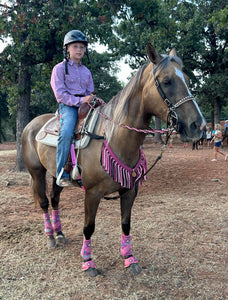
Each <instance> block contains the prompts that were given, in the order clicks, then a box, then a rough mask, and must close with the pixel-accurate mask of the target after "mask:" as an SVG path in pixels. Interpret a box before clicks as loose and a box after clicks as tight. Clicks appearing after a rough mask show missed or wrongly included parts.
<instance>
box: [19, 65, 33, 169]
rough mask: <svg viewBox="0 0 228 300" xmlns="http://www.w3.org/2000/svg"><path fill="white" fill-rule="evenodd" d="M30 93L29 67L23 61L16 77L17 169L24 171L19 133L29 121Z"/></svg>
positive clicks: (20, 133)
mask: <svg viewBox="0 0 228 300" xmlns="http://www.w3.org/2000/svg"><path fill="white" fill-rule="evenodd" d="M30 95H31V73H30V70H29V67H28V66H26V65H24V64H23V63H22V64H21V66H20V70H19V77H18V102H17V121H16V127H17V161H16V169H17V171H24V170H25V169H26V165H25V162H24V157H23V152H22V146H21V135H22V132H23V129H24V128H25V126H26V125H27V124H28V122H29V103H30Z"/></svg>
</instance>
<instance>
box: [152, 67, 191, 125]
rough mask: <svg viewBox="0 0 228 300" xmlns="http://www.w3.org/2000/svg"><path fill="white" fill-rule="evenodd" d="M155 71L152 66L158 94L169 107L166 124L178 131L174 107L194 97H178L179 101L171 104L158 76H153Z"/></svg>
mask: <svg viewBox="0 0 228 300" xmlns="http://www.w3.org/2000/svg"><path fill="white" fill-rule="evenodd" d="M155 73H156V68H155V69H154V67H153V76H154V82H155V86H156V87H157V90H158V92H159V94H160V96H161V97H162V99H163V101H164V102H165V103H166V105H167V106H168V108H169V111H168V114H167V125H168V127H169V128H170V129H171V131H174V130H176V131H178V115H177V113H176V108H178V107H179V106H181V105H182V104H184V103H185V102H188V101H190V100H194V97H193V96H186V97H184V98H182V99H180V100H179V101H177V103H175V104H172V102H171V101H170V100H169V99H168V97H167V96H166V94H165V92H164V91H163V89H162V87H161V84H160V82H159V80H158V78H157V77H156V76H155Z"/></svg>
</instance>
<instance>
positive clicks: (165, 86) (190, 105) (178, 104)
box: [144, 44, 206, 141]
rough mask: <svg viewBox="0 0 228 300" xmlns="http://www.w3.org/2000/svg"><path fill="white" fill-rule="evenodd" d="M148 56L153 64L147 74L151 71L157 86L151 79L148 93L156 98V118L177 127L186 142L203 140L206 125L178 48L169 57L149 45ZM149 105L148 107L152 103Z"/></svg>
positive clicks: (151, 77)
mask: <svg viewBox="0 0 228 300" xmlns="http://www.w3.org/2000/svg"><path fill="white" fill-rule="evenodd" d="M147 53H148V56H149V59H150V61H151V63H152V64H150V65H149V66H148V68H147V72H148V70H149V72H150V76H149V78H150V79H151V80H152V81H153V83H152V82H151V80H149V81H150V86H149V82H147V84H145V91H144V94H146V95H147V97H145V98H147V99H151V97H153V99H156V101H157V104H156V105H157V108H156V110H155V112H154V113H155V115H156V116H158V117H159V118H161V119H163V120H165V121H167V123H168V125H169V127H174V129H176V130H177V131H178V132H179V133H180V136H181V139H182V141H197V140H199V139H200V138H201V136H202V130H203V128H204V127H205V125H206V122H205V119H204V117H203V116H202V113H201V112H200V109H199V107H198V105H197V103H196V101H195V99H194V97H193V96H192V94H191V92H190V90H189V79H188V77H187V75H186V74H185V73H184V72H183V71H182V62H181V59H180V58H179V57H177V55H176V51H175V50H174V49H173V50H172V51H171V52H170V54H169V55H166V56H161V55H159V54H158V53H157V52H156V50H155V49H154V47H153V46H152V45H151V44H148V45H147ZM148 96H149V97H148ZM150 96H151V97H150ZM147 101H149V100H147ZM146 105H147V107H148V103H147V104H146ZM146 105H145V106H146ZM153 109H154V108H153Z"/></svg>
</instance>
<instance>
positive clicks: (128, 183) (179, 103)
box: [22, 44, 205, 276]
mask: <svg viewBox="0 0 228 300" xmlns="http://www.w3.org/2000/svg"><path fill="white" fill-rule="evenodd" d="M147 54H148V57H149V60H150V61H149V63H147V64H145V65H143V66H142V67H141V68H140V69H139V70H138V71H137V73H136V74H135V75H134V76H133V78H132V79H131V80H130V81H129V83H128V84H127V86H126V87H125V88H123V89H122V90H121V91H120V92H119V93H118V94H117V95H116V96H114V97H113V98H112V99H111V100H110V101H109V103H108V104H106V105H104V106H100V107H99V108H97V109H96V111H95V112H94V113H98V114H99V116H98V121H97V123H96V125H95V130H94V133H95V134H96V135H97V136H103V138H104V139H103V140H102V139H92V140H91V141H90V143H89V145H88V146H87V147H86V148H85V149H81V150H80V151H79V154H78V162H79V164H80V166H81V169H82V172H81V180H82V183H83V186H84V188H85V200H84V206H85V218H84V228H83V234H84V238H83V245H82V250H81V256H82V258H83V263H82V269H83V270H84V271H85V273H86V274H87V275H88V276H96V275H97V274H98V273H97V269H96V267H95V263H94V261H93V259H92V251H91V237H92V235H93V233H94V231H95V218H96V213H97V210H98V207H99V203H100V201H101V199H102V198H104V197H105V195H109V194H111V193H114V192H118V194H119V197H120V211H121V226H122V235H121V246H120V252H121V254H122V257H123V258H124V260H125V267H126V268H129V269H130V270H132V272H133V273H134V274H138V273H140V271H141V268H140V266H139V264H138V261H137V259H136V258H135V257H134V256H133V254H132V251H131V236H130V229H131V225H130V224H131V210H132V206H133V204H134V200H135V198H136V196H137V189H138V185H139V183H142V181H143V180H144V179H145V173H146V170H147V167H146V158H145V156H144V154H143V152H142V150H141V145H142V144H143V141H144V139H145V136H146V130H147V129H148V128H149V125H150V121H151V118H152V116H156V117H158V118H160V119H162V120H163V121H165V122H167V124H168V126H169V127H170V128H171V127H172V128H175V130H177V131H178V132H179V134H180V137H181V139H182V141H185V142H193V141H197V140H199V139H200V138H201V136H202V130H203V128H204V126H205V120H204V118H203V116H202V114H201V112H200V110H199V107H198V105H197V103H196V101H195V99H194V97H193V96H192V94H191V92H190V90H189V79H188V77H187V76H186V74H185V73H184V72H183V70H182V62H181V59H180V58H179V57H178V56H177V55H176V51H175V50H174V49H173V50H172V51H171V52H170V53H169V55H160V54H159V53H157V52H156V50H155V49H154V47H153V46H152V45H151V44H148V45H147ZM52 116H53V115H50V114H46V115H41V116H39V117H37V118H35V119H33V120H32V121H31V122H30V123H29V124H28V125H27V126H26V127H25V129H24V131H23V135H22V148H23V153H24V159H25V163H26V165H27V168H28V171H29V172H30V174H31V177H32V181H33V186H32V189H33V194H34V196H35V198H36V199H37V201H38V202H39V204H40V207H41V209H42V212H43V215H44V223H45V233H46V235H47V239H48V245H49V246H51V247H55V246H56V243H57V244H58V242H59V241H62V242H63V241H64V240H65V237H64V234H63V232H62V227H61V221H60V212H59V201H60V193H61V191H62V189H63V188H61V187H59V186H58V185H56V149H55V148H54V147H51V146H47V145H44V144H42V143H40V142H37V141H36V140H35V136H36V134H37V133H38V132H39V130H40V128H41V127H42V126H43V125H44V124H45V123H46V122H47V121H48V120H49V119H50V118H51V117H52ZM47 171H48V173H49V174H51V175H52V178H53V183H52V191H51V195H50V199H51V205H52V219H53V223H52V222H51V218H50V216H49V200H48V197H47V196H46V180H45V177H46V172H47ZM75 184H76V185H77V183H76V182H75ZM78 187H79V186H78ZM76 191H77V190H75V192H76ZM103 230H104V234H105V231H106V230H107V231H108V228H104V229H103ZM55 233H56V238H55V235H54V234H55ZM110 242H111V241H110ZM110 259H111V258H110Z"/></svg>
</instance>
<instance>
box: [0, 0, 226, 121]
mask: <svg viewBox="0 0 228 300" xmlns="http://www.w3.org/2000/svg"><path fill="white" fill-rule="evenodd" d="M227 16H228V5H227V1H225V0H217V1H213V0H191V1H183V0H181V1H179V0H162V1H161V0H150V1H147V0H127V1H111V0H109V1H108V0H98V1H95V0H85V1H80V0H67V1H66V0H61V1H59V0H58V1H57V0H50V1H46V0H39V1H36V0H18V1H15V0H8V1H7V4H6V5H2V4H0V33H1V39H3V40H4V39H5V38H7V37H10V38H11V41H12V43H11V44H10V45H9V46H7V47H6V48H5V49H4V51H3V52H2V53H0V62H1V64H0V85H1V87H4V89H3V90H4V95H5V96H4V97H6V98H4V99H5V100H4V101H5V102H7V107H8V112H9V114H10V116H11V120H14V121H15V118H16V110H17V99H18V97H19V87H18V80H19V75H20V64H23V65H26V66H27V67H28V68H29V71H30V73H31V74H32V81H31V82H32V83H31V84H32V86H31V103H30V114H31V116H30V118H33V117H34V116H36V115H38V114H42V113H44V112H53V111H55V109H56V107H57V106H56V101H55V98H54V95H53V92H52V90H51V88H50V76H51V70H52V68H53V66H54V65H55V64H56V63H58V62H60V61H61V60H62V59H63V55H62V44H63V37H64V35H65V33H66V32H68V31H69V30H72V29H80V30H81V31H83V32H84V33H85V34H86V36H87V37H88V40H89V43H90V44H91V43H94V42H100V43H101V44H103V45H106V46H108V48H109V51H108V52H105V53H103V54H98V53H96V51H94V50H91V48H90V60H91V64H90V65H87V60H86V58H85V59H84V64H85V65H87V66H88V68H89V69H90V70H91V72H92V74H93V78H94V83H95V90H97V91H98V96H99V97H100V98H103V99H104V100H105V101H108V100H110V99H111V98H112V97H113V96H114V95H115V94H116V93H117V92H118V91H119V90H120V89H121V88H122V87H121V84H120V83H119V82H118V81H117V80H116V78H115V76H114V74H115V73H116V69H115V60H117V59H120V58H123V57H125V58H126V61H127V62H128V63H129V65H130V66H131V67H132V68H133V69H137V68H138V67H139V66H140V65H141V64H142V63H144V62H145V61H146V60H147V56H146V45H147V43H148V42H152V43H153V45H154V46H155V47H156V49H157V51H158V52H160V53H167V52H169V50H171V48H172V47H175V48H176V50H177V52H178V54H179V56H181V57H182V60H183V63H184V70H185V72H186V73H187V74H188V76H189V77H190V79H191V83H192V88H193V90H194V94H195V95H197V100H198V101H199V104H200V107H201V108H202V109H203V111H204V112H205V114H206V115H208V116H210V115H211V110H214V109H215V107H216V105H219V107H220V109H221V116H223V115H224V114H226V113H227V106H228V105H227V103H228V99H227V97H228V96H227V90H228V86H227V85H228V80H227V79H228V78H227V76H228V75H227V62H228V58H227V41H228V26H227V24H228V17H227ZM20 92H24V90H23V87H22V88H20ZM1 97H2V96H1ZM1 99H2V98H1ZM215 99H216V101H215ZM0 108H1V109H2V102H0ZM227 118H228V116H227Z"/></svg>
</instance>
